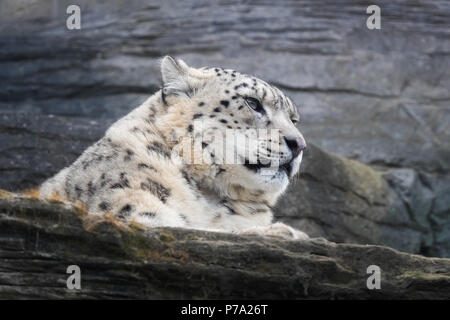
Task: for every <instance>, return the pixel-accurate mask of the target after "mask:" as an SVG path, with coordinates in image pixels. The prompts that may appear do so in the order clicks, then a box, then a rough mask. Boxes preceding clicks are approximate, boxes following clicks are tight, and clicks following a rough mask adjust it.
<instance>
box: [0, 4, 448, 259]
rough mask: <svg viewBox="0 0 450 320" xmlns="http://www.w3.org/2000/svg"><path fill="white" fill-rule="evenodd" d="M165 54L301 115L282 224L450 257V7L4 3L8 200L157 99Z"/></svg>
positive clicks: (1, 105) (3, 142) (3, 161)
mask: <svg viewBox="0 0 450 320" xmlns="http://www.w3.org/2000/svg"><path fill="white" fill-rule="evenodd" d="M74 3H77V4H79V5H80V7H81V14H82V21H81V24H82V25H81V26H82V29H81V30H72V31H70V30H67V28H66V18H67V16H68V15H67V14H66V8H67V6H68V5H69V4H74ZM371 4H377V5H379V6H380V7H381V17H382V18H381V24H382V29H381V30H369V29H367V28H366V19H367V17H368V15H367V14H366V8H367V6H369V5H371ZM165 54H171V55H174V56H176V57H180V58H183V59H184V60H185V61H187V62H188V63H189V64H191V65H193V66H221V67H226V68H233V69H237V70H240V71H243V72H247V73H250V74H254V75H256V76H258V77H261V78H262V79H265V80H268V81H269V82H271V83H273V84H275V85H277V86H279V87H280V88H281V89H283V90H284V91H286V92H287V93H288V95H290V96H291V97H292V99H293V100H294V101H295V103H296V104H297V105H298V106H299V111H300V113H301V116H302V120H301V123H300V128H301V130H302V132H303V133H304V136H305V137H306V139H307V141H308V142H309V145H310V148H309V149H308V151H307V153H306V154H305V157H304V165H302V169H301V170H302V175H301V179H300V181H299V182H298V183H296V184H295V185H293V186H292V187H291V188H290V191H289V193H288V194H287V195H286V196H285V197H284V198H283V199H282V201H281V202H280V204H279V205H278V207H277V208H276V211H277V216H278V218H279V219H281V220H284V221H286V222H287V223H289V224H291V225H293V226H295V227H298V228H301V229H302V230H305V231H306V232H308V233H309V234H310V235H312V236H320V237H325V238H327V239H328V240H331V241H335V242H352V243H360V244H381V245H387V246H390V247H393V248H396V249H399V250H402V251H406V252H412V253H419V254H422V255H427V256H436V257H450V103H449V102H450V93H449V88H450V2H448V1H426V0H420V1H419V0H409V1H406V0H405V1H389V0H386V1H358V2H355V1H351V0H346V1H331V0H324V1H317V0H300V1H287V0H283V1H268V0H264V1H262V0H261V1H251V2H250V1H237V0H234V1H233V0H230V1H209V0H204V1H193V0H188V1H175V0H169V1H152V2H149V1H145V0H127V1H125V0H109V1H99V0H96V1H87V0H78V1H65V0H39V1H37V0H3V1H1V2H0V178H1V179H0V188H3V189H7V190H14V191H17V190H22V189H25V188H29V187H33V186H36V185H37V184H38V183H40V182H42V181H43V180H44V179H45V178H47V177H49V176H51V175H52V174H54V173H56V172H57V171H59V170H60V169H61V168H63V167H64V166H65V165H68V164H70V163H71V162H72V161H73V160H74V159H75V158H76V157H77V156H78V155H79V154H80V153H81V152H82V151H83V149H84V148H85V147H87V146H88V145H89V144H91V143H92V142H94V141H95V140H96V139H98V138H99V137H100V136H101V135H102V133H103V132H104V130H105V128H107V127H108V125H109V124H111V123H112V122H113V121H114V120H116V119H117V118H118V117H120V116H122V115H124V114H126V113H127V112H129V111H130V110H131V109H132V108H134V107H136V106H138V105H139V104H140V102H142V101H143V100H144V99H145V98H146V97H147V96H148V95H150V94H151V93H152V92H154V91H155V90H157V88H158V87H159V85H160V76H159V70H158V59H159V58H160V57H161V56H163V55H165Z"/></svg>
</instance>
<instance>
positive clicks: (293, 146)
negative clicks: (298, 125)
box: [284, 137, 306, 158]
mask: <svg viewBox="0 0 450 320" xmlns="http://www.w3.org/2000/svg"><path fill="white" fill-rule="evenodd" d="M284 141H285V142H286V145H287V146H288V148H289V150H291V152H292V158H295V157H297V156H298V155H299V154H300V152H302V151H303V150H304V149H305V148H306V142H305V140H304V139H302V138H300V137H284Z"/></svg>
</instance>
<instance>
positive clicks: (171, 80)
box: [161, 56, 196, 102]
mask: <svg viewBox="0 0 450 320" xmlns="http://www.w3.org/2000/svg"><path fill="white" fill-rule="evenodd" d="M161 74H162V80H163V88H162V96H163V99H164V102H165V96H169V95H177V96H179V97H185V98H190V97H191V96H192V95H193V93H194V88H195V84H196V79H195V78H193V77H192V76H191V75H190V68H189V67H188V65H187V64H186V63H185V62H184V61H183V60H181V59H174V58H172V57H171V56H165V57H164V58H163V59H162V61H161Z"/></svg>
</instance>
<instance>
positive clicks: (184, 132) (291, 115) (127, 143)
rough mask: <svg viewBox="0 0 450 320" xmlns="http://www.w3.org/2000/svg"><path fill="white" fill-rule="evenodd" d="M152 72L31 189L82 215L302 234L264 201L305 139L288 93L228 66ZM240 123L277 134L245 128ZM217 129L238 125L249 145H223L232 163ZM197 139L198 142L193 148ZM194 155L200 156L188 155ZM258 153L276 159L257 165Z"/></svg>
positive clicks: (165, 64)
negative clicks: (143, 93) (81, 146)
mask: <svg viewBox="0 0 450 320" xmlns="http://www.w3.org/2000/svg"><path fill="white" fill-rule="evenodd" d="M161 72H162V78H163V87H162V89H161V90H160V91H158V92H156V93H155V94H154V95H152V96H151V97H150V98H149V99H148V100H147V101H145V102H144V103H143V104H142V105H141V106H139V107H138V108H136V109H134V110H133V111H132V112H131V113H129V114H128V115H126V116H125V117H123V118H122V119H120V120H118V121H117V122H116V123H114V124H113V125H112V126H111V127H110V128H109V129H108V130H107V132H106V134H105V136H104V137H103V138H102V139H100V140H99V141H98V142H96V143H95V144H94V145H92V146H91V147H89V148H88V149H87V150H86V151H85V152H84V153H83V154H82V155H81V156H80V157H79V158H78V159H77V160H76V161H75V162H74V163H73V164H72V165H71V166H69V167H67V168H65V169H63V170H62V171H61V172H59V173H58V174H57V175H56V176H54V177H53V178H51V179H49V180H47V181H46V182H45V183H44V184H43V185H42V186H41V189H40V196H41V197H43V198H51V197H52V196H54V195H55V194H57V195H59V196H60V197H62V198H63V199H65V200H66V201H69V202H73V203H76V202H81V203H83V204H84V205H85V206H86V208H87V210H88V212H89V213H90V214H93V215H105V214H112V215H114V216H116V217H117V218H118V219H121V220H123V221H124V222H126V223H131V222H138V223H141V224H143V225H145V226H147V227H157V226H172V227H185V228H195V229H204V230H211V231H224V232H239V233H257V234H265V235H277V236H283V237H289V238H296V239H297V238H301V239H305V238H307V236H306V235H305V234H304V233H302V232H301V231H298V230H294V229H292V228H291V227H289V226H287V225H284V224H282V223H275V224H273V222H272V219H273V217H272V212H271V209H270V208H271V206H273V205H274V204H275V202H276V200H277V198H278V197H279V196H280V195H281V194H282V193H283V192H284V191H285V189H286V187H287V185H288V183H289V180H290V179H292V178H293V177H294V176H295V175H296V173H297V172H298V169H299V165H300V162H301V155H302V152H301V150H302V149H303V147H304V146H305V145H304V139H303V137H302V135H301V133H300V132H299V131H298V129H297V128H296V126H295V125H294V123H293V121H296V120H298V113H297V109H296V107H295V105H294V104H293V103H292V101H291V100H290V99H289V98H288V97H286V96H285V95H284V94H283V93H282V92H281V91H280V90H279V89H277V88H275V87H274V86H271V85H269V84H268V83H266V82H264V81H262V80H260V79H257V78H255V77H252V76H248V75H245V74H242V73H239V72H236V71H234V70H229V69H222V68H201V69H195V68H191V67H189V66H187V65H186V63H184V62H183V61H182V60H175V59H173V58H171V57H165V58H164V59H163V60H162V63H161ZM250 129H276V130H277V131H276V132H277V133H276V135H275V138H274V136H273V134H271V135H269V134H263V135H262V136H254V135H253V133H252V132H250V131H251V130H250ZM227 130H236V131H239V132H241V131H242V135H243V136H244V137H245V138H247V139H250V140H251V141H252V142H254V143H253V145H254V146H256V147H253V148H249V149H248V150H246V152H247V153H245V154H244V153H242V152H241V151H240V148H241V147H242V145H241V144H239V143H235V144H232V145H231V147H229V146H227V147H226V148H232V149H233V151H234V152H236V154H237V158H239V160H240V162H239V161H238V162H237V163H231V164H230V163H224V162H223V161H221V159H222V160H223V154H222V153H223V152H224V150H220V148H215V146H217V143H218V142H219V141H220V139H221V138H220V137H224V136H225V134H226V132H227ZM218 137H219V138H218ZM199 139H201V140H199ZM197 141H201V143H200V144H199V145H200V148H199V150H197V149H195V148H193V146H194V145H195V144H196V143H197ZM290 141H291V142H290ZM292 141H294V145H295V148H294V149H293V148H292V146H291V145H290V144H292ZM188 147H189V148H188ZM299 148H300V149H301V150H300V149H299ZM227 150H228V149H225V151H227ZM299 150H300V152H299ZM249 154H250V155H252V156H255V157H256V159H257V162H256V163H251V161H250V160H249V159H248V158H247V155H249ZM199 156H201V157H203V158H205V157H206V159H202V161H195V160H196V159H197V158H199ZM192 160H194V161H192ZM263 160H270V161H273V160H276V161H277V163H278V164H279V165H278V166H277V167H276V168H275V170H273V172H271V173H269V174H268V173H267V172H265V173H264V169H266V167H267V166H266V165H263V163H262V161H263Z"/></svg>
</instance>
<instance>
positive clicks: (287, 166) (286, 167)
mask: <svg viewBox="0 0 450 320" xmlns="http://www.w3.org/2000/svg"><path fill="white" fill-rule="evenodd" d="M294 160H295V158H293V159H292V160H290V161H288V162H286V163H284V164H282V165H280V166H278V172H285V173H286V175H287V176H288V177H289V176H290V175H291V173H292V168H293V167H292V163H293V161H294ZM244 166H245V167H246V168H247V169H249V170H251V171H253V172H257V171H258V170H259V169H262V168H271V167H272V166H271V163H270V162H269V163H267V164H263V163H261V161H259V159H258V161H257V162H256V163H250V161H249V160H248V159H245V162H244ZM272 168H274V167H272Z"/></svg>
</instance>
